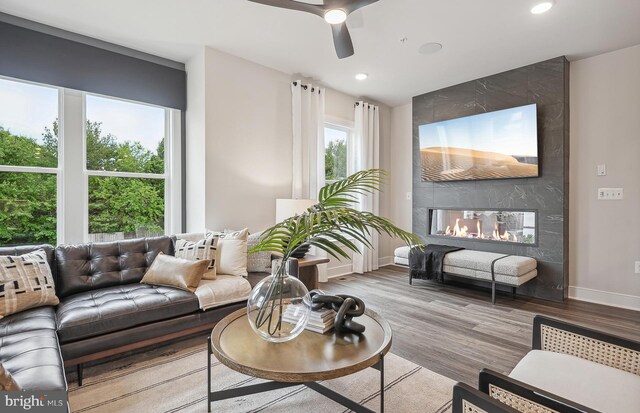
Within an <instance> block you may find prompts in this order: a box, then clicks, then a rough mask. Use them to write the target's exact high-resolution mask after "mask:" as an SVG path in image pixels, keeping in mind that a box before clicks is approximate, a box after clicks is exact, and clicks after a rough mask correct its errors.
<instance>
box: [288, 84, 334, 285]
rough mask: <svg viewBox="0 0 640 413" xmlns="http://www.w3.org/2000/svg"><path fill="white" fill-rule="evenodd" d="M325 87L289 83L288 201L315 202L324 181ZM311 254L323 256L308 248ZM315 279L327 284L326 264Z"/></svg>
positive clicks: (319, 267)
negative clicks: (290, 173) (290, 172)
mask: <svg viewBox="0 0 640 413" xmlns="http://www.w3.org/2000/svg"><path fill="white" fill-rule="evenodd" d="M324 95H325V91H324V88H321V87H318V86H314V85H311V84H306V85H305V84H302V82H301V81H300V80H296V81H295V82H293V83H291V99H292V101H291V102H292V119H293V181H292V188H291V198H293V199H313V200H317V199H318V191H319V190H320V188H322V187H323V186H324V184H325V182H324ZM310 253H311V254H313V255H316V256H321V257H325V256H326V253H325V252H324V251H320V250H318V249H317V248H311V251H310ZM318 280H319V281H321V282H325V281H328V277H327V265H326V264H322V265H318Z"/></svg>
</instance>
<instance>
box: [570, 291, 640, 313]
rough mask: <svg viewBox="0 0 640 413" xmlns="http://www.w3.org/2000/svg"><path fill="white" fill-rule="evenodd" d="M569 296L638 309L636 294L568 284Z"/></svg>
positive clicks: (639, 303) (639, 308)
mask: <svg viewBox="0 0 640 413" xmlns="http://www.w3.org/2000/svg"><path fill="white" fill-rule="evenodd" d="M569 298H573V299H574V300H580V301H588V302H590V303H596V304H604V305H610V306H613V307H620V308H628V309H630V310H640V297H638V296H636V295H629V294H620V293H612V292H609V291H601V290H593V289H591V288H584V287H573V286H569Z"/></svg>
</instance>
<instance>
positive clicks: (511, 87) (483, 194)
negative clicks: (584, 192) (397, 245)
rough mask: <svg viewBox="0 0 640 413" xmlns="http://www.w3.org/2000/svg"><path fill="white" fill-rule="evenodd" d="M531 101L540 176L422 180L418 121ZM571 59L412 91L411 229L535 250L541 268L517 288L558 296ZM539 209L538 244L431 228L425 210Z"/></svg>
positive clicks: (562, 272) (562, 280)
mask: <svg viewBox="0 0 640 413" xmlns="http://www.w3.org/2000/svg"><path fill="white" fill-rule="evenodd" d="M531 103H536V104H537V108H538V151H539V165H540V176H539V177H537V178H520V179H500V180H482V181H459V182H422V179H421V176H420V144H419V136H418V126H419V125H423V124H427V123H433V122H439V121H444V120H449V119H455V118H460V117H465V116H470V115H475V114H479V113H485V112H492V111H496V110H501V109H507V108H511V107H515V106H522V105H527V104H531ZM568 179H569V62H568V61H567V60H566V58H565V57H557V58H555V59H551V60H547V61H544V62H540V63H535V64H532V65H529V66H524V67H521V68H518V69H514V70H510V71H507V72H503V73H499V74H496V75H492V76H487V77H483V78H480V79H476V80H472V81H470V82H465V83H462V84H459V85H456V86H451V87H448V88H445V89H441V90H437V91H434V92H430V93H426V94H423V95H420V96H415V97H414V98H413V232H414V233H415V234H416V235H418V236H420V237H421V238H422V240H423V241H424V242H426V243H434V244H444V243H446V244H447V245H455V246H461V247H465V248H468V249H474V250H479V251H488V252H497V253H504V254H512V255H522V256H528V257H533V258H535V259H536V260H537V261H538V276H537V277H536V278H535V279H533V280H531V281H530V282H528V283H526V284H525V285H523V286H522V287H520V288H518V294H522V295H526V296H532V297H538V298H544V299H549V300H554V301H562V300H564V299H565V298H566V297H567V290H568V284H569V282H568V281H569V280H568V277H569V268H568V261H569V260H568V257H569V251H568V247H569V246H568V241H569V231H568V225H569V182H568ZM430 208H450V209H465V208H467V209H485V210H493V209H500V208H505V209H524V210H536V211H537V212H538V222H537V223H536V224H537V226H538V235H537V237H538V242H537V245H534V246H528V245H516V244H511V243H504V244H503V243H499V242H495V243H486V242H482V241H481V240H468V239H455V238H447V239H443V238H442V237H432V236H429V228H428V225H429V222H428V221H429V220H428V210H429V209H430Z"/></svg>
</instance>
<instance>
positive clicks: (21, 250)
mask: <svg viewBox="0 0 640 413" xmlns="http://www.w3.org/2000/svg"><path fill="white" fill-rule="evenodd" d="M39 249H43V250H44V252H46V253H47V262H49V267H50V268H51V274H52V275H53V281H54V282H55V283H56V284H57V282H58V278H57V277H56V266H55V263H54V255H53V245H49V244H42V245H22V246H19V247H0V255H12V256H16V255H22V254H28V253H30V252H33V251H35V250H39Z"/></svg>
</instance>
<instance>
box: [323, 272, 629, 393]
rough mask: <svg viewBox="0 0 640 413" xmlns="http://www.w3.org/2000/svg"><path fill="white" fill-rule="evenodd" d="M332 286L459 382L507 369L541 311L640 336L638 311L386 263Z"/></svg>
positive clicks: (401, 351)
mask: <svg viewBox="0 0 640 413" xmlns="http://www.w3.org/2000/svg"><path fill="white" fill-rule="evenodd" d="M320 288H321V289H322V290H324V291H325V292H328V293H334V294H337V293H344V294H352V295H355V296H357V297H360V298H362V299H363V300H364V302H365V304H366V305H367V307H368V308H370V309H372V310H374V311H376V312H378V313H379V314H380V315H382V316H383V317H385V318H386V319H387V320H388V321H389V323H390V324H391V326H392V328H393V334H394V337H393V345H392V347H391V351H392V352H393V353H395V354H397V355H399V356H401V357H404V358H406V359H408V360H411V361H413V362H414V363H417V364H419V365H422V366H424V367H426V368H428V369H430V370H433V371H435V372H437V373H440V374H443V375H445V376H447V377H450V378H452V379H454V380H457V381H463V382H466V383H468V384H470V385H472V386H476V385H477V381H478V372H479V371H480V369H482V368H484V367H489V368H491V369H493V370H496V371H500V372H503V373H509V372H510V371H511V369H513V367H514V366H515V365H516V363H517V362H518V360H520V358H522V357H523V356H524V355H525V354H526V353H527V352H528V351H529V350H530V349H531V337H532V322H533V317H534V316H535V315H536V314H542V315H546V316H549V317H554V318H558V319H562V320H566V321H569V322H572V323H576V324H581V325H584V326H586V327H590V328H594V329H598V330H601V331H605V332H608V333H610V334H616V335H620V336H623V337H627V338H630V339H633V340H636V341H640V312H638V311H632V310H625V309H620V308H613V307H607V306H603V305H598V304H592V303H587V302H581V301H575V300H568V301H567V302H564V303H556V302H551V301H545V300H538V299H533V298H529V297H520V296H512V295H511V294H508V293H498V298H497V303H496V305H492V304H491V297H490V292H489V290H488V289H482V288H477V287H476V288H473V287H470V286H465V285H463V284H450V283H447V284H444V285H443V284H439V283H435V282H429V281H421V280H416V281H414V285H409V276H408V271H407V269H405V268H402V267H398V266H387V267H384V268H382V269H380V270H378V271H374V272H371V273H367V274H364V275H348V276H344V277H337V278H333V279H331V280H330V281H329V282H327V283H322V284H320Z"/></svg>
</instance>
